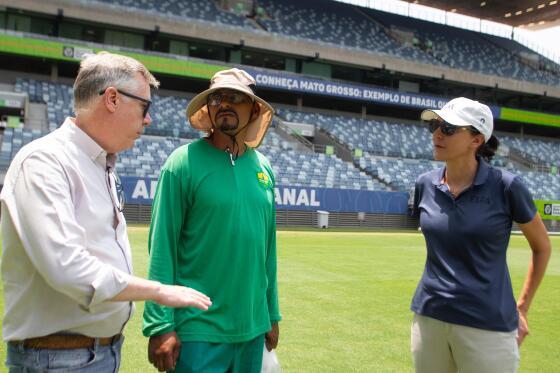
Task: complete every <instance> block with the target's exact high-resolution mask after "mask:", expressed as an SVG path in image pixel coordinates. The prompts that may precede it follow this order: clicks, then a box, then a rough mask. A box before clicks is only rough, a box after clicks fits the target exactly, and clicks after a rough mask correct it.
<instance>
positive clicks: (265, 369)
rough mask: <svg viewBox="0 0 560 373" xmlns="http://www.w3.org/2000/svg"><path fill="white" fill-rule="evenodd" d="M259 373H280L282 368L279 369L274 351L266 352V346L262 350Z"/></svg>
mask: <svg viewBox="0 0 560 373" xmlns="http://www.w3.org/2000/svg"><path fill="white" fill-rule="evenodd" d="M261 373H282V368H280V362H278V357H277V356H276V352H274V350H272V351H268V350H267V349H266V345H265V346H264V349H263V361H262V368H261Z"/></svg>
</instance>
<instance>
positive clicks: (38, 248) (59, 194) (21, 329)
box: [0, 52, 211, 372]
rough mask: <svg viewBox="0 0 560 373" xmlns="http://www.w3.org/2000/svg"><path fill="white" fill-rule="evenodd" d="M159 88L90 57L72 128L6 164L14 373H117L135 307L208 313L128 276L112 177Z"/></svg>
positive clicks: (122, 60) (78, 85)
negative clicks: (142, 303)
mask: <svg viewBox="0 0 560 373" xmlns="http://www.w3.org/2000/svg"><path fill="white" fill-rule="evenodd" d="M158 85H159V83H158V81H157V80H156V79H155V78H154V77H153V75H152V74H151V73H150V72H149V71H148V70H147V69H146V67H145V66H144V65H142V64H141V63H140V62H138V61H136V60H134V59H132V58H129V57H124V56H119V55H115V54H110V53H104V52H102V53H100V54H97V55H92V56H89V57H87V58H86V59H84V60H83V61H82V63H81V66H80V70H79V72H78V77H77V78H76V81H75V83H74V109H75V113H76V117H75V118H67V119H66V120H65V122H64V123H63V124H62V126H61V127H60V128H59V129H57V130H55V131H53V132H52V133H50V134H48V135H47V136H45V137H43V138H41V139H39V140H36V141H34V142H32V143H31V144H29V145H27V146H25V147H23V148H22V149H21V150H20V151H19V152H18V154H17V155H16V157H15V158H14V160H13V161H12V163H11V165H10V168H9V169H8V172H7V174H6V178H5V181H4V187H3V190H2V193H1V194H0V201H1V204H2V221H1V228H2V247H3V258H2V264H1V272H2V281H3V285H4V300H5V308H4V320H3V330H2V331H3V338H4V341H6V342H7V344H8V353H7V361H6V364H7V366H8V369H9V371H10V372H21V371H25V372H44V371H50V370H51V369H52V370H56V371H58V370H59V369H60V370H61V371H62V370H64V371H67V370H68V371H70V370H71V371H81V372H94V371H95V372H116V371H118V369H119V364H120V349H121V345H122V342H123V336H122V331H123V329H124V326H125V325H126V323H127V321H128V320H129V319H130V317H131V315H132V313H133V311H134V304H133V303H132V301H135V300H151V301H154V302H156V303H159V304H162V305H165V306H168V307H196V308H199V309H201V310H207V309H208V307H209V306H210V305H211V302H210V299H209V298H208V297H206V295H204V294H202V293H200V292H198V291H196V290H193V289H190V288H187V287H183V286H169V285H162V284H161V283H159V282H156V281H149V280H145V279H141V278H138V277H135V276H133V275H132V266H131V252H130V244H129V241H128V237H127V233H126V223H125V220H124V216H123V213H122V208H123V206H122V200H121V198H120V196H119V188H120V183H119V182H118V179H117V178H116V175H115V173H114V165H115V160H116V153H118V152H120V151H122V150H125V149H127V148H130V147H132V146H133V144H134V141H135V140H136V139H137V138H138V137H140V135H141V134H142V130H143V127H144V126H148V125H149V124H150V122H151V118H150V114H149V113H148V110H149V108H150V104H151V101H150V86H152V87H157V86H158ZM120 191H121V192H122V189H120Z"/></svg>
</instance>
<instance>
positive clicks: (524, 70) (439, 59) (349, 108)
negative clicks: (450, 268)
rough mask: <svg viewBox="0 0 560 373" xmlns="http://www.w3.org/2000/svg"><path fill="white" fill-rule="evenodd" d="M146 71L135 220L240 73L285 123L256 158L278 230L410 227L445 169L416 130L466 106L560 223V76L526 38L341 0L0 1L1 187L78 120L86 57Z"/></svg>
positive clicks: (128, 157) (551, 220)
mask: <svg viewBox="0 0 560 373" xmlns="http://www.w3.org/2000/svg"><path fill="white" fill-rule="evenodd" d="M100 50H109V51H114V52H117V53H122V54H127V55H130V56H132V57H135V58H137V59H138V60H140V61H142V62H143V63H144V64H146V66H147V67H148V68H149V69H150V70H151V71H152V72H154V73H155V75H156V76H157V77H158V79H160V80H161V82H162V88H161V89H160V90H159V91H158V92H155V94H154V95H153V98H154V108H153V111H152V117H153V119H154V121H153V124H152V125H151V126H150V127H149V128H148V129H147V130H146V134H145V135H144V136H143V137H142V138H141V139H140V140H139V141H138V142H137V144H136V145H135V146H134V148H133V149H130V150H129V151H126V152H125V153H123V154H122V155H121V157H120V160H119V163H118V166H117V170H118V171H119V173H120V174H121V178H122V180H123V185H124V187H125V191H126V193H127V199H126V201H127V207H126V215H127V218H128V219H129V221H148V220H149V215H150V206H151V200H152V198H153V193H154V191H155V183H156V180H157V177H158V174H159V169H160V167H161V165H162V164H163V162H164V161H165V159H166V157H167V156H168V155H169V154H170V152H171V151H172V150H173V149H175V148H176V147H177V146H180V145H181V144H185V143H188V142H190V141H192V140H193V139H196V138H199V137H200V136H201V134H200V133H197V132H195V131H194V130H192V129H191V128H190V126H189V125H188V123H186V120H185V118H184V109H185V107H186V105H187V103H188V101H189V99H190V98H191V97H192V96H193V94H194V93H196V92H198V91H200V90H202V89H205V88H206V86H207V84H208V79H209V78H210V77H211V76H212V75H213V74H214V73H215V72H216V71H218V70H221V69H223V68H226V67H230V66H237V67H241V68H244V69H246V70H247V71H249V72H250V73H251V74H252V75H253V76H255V78H256V80H257V83H258V87H259V95H261V96H263V97H264V98H266V99H267V100H269V101H270V102H272V103H274V106H275V108H276V109H277V115H276V117H275V120H274V125H273V128H272V129H271V130H270V131H269V133H268V134H267V137H266V140H265V142H264V144H263V146H262V148H261V150H262V151H263V153H265V154H266V155H267V156H269V158H270V159H271V160H272V161H273V168H274V171H275V174H276V203H277V207H278V223H279V224H284V225H316V224H317V223H318V216H321V215H320V214H317V211H318V210H321V211H322V210H324V211H327V212H329V213H330V219H329V224H330V225H331V226H333V225H334V226H362V227H414V226H415V225H416V222H415V221H414V220H412V219H411V218H409V217H408V208H409V203H410V201H409V199H410V198H409V197H410V190H411V189H412V188H413V186H414V180H415V179H416V177H417V176H418V175H419V174H420V173H422V172H425V171H428V170H430V169H433V168H435V167H439V165H438V164H437V163H436V162H434V161H432V154H431V140H430V139H431V137H430V134H429V132H428V131H427V129H425V128H423V127H422V125H421V123H420V122H419V120H418V118H419V113H420V112H421V110H423V109H426V108H437V107H441V106H443V105H444V104H445V102H447V101H448V100H449V99H450V98H453V97H456V96H467V97H470V98H474V99H477V100H479V101H482V102H484V103H486V104H488V105H489V106H490V107H491V109H492V112H493V114H494V117H495V118H496V129H497V136H498V138H499V139H500V140H501V142H502V146H501V151H500V152H499V155H498V156H497V157H496V159H495V160H494V164H495V165H497V166H499V167H504V168H506V169H509V170H512V171H513V172H515V173H518V174H520V175H522V176H523V178H524V180H525V181H526V183H527V184H528V186H529V188H530V190H531V191H532V193H533V195H534V197H535V199H536V200H537V204H538V206H539V210H540V211H541V213H542V214H543V216H544V217H545V219H546V222H547V225H548V227H549V228H550V229H553V230H559V229H560V224H559V223H558V219H560V216H558V215H560V211H559V210H560V202H558V201H559V200H560V176H559V172H558V166H559V165H560V141H559V140H558V135H559V134H560V66H559V65H557V64H556V63H554V62H553V61H550V60H548V59H546V58H545V57H543V56H541V55H538V54H536V53H535V52H533V51H531V50H529V49H528V48H526V47H524V46H522V45H521V44H518V43H517V42H515V41H513V40H510V39H505V38H500V37H496V36H490V35H484V34H480V33H475V32H472V31H467V30H462V29H457V28H453V27H449V26H445V25H440V24H434V23H429V22H425V21H421V20H416V19H411V18H407V17H402V16H397V15H394V14H389V13H383V12H380V11H376V10H372V9H366V8H361V7H357V6H353V5H349V4H342V3H338V2H334V1H318V0H311V1H305V2H301V1H296V0H280V1H271V0H264V1H263V0H259V1H252V0H245V1H227V0H224V1H213V0H195V1H179V0H163V1H158V2H152V1H148V0H136V1H129V0H102V1H100V0H97V1H94V0H80V1H70V0H53V1H32V0H19V1H18V2H17V3H14V2H9V1H5V0H0V120H1V122H2V126H3V127H4V129H3V133H2V139H1V147H0V174H2V175H0V177H1V178H2V179H3V174H4V173H5V171H6V169H7V167H8V166H9V164H10V161H11V159H12V158H13V156H14V155H15V153H16V152H17V151H18V150H19V149H20V148H21V146H23V145H24V144H26V143H28V142H29V141H32V140H33V139H35V138H38V137H40V136H42V135H44V134H45V133H48V132H49V131H52V130H54V129H56V128H57V127H58V126H59V125H60V124H61V123H62V121H63V118H64V117H65V116H68V115H71V114H72V109H71V108H72V88H71V82H72V80H73V78H74V77H75V75H76V72H77V68H78V63H79V61H80V59H81V57H82V56H83V55H84V54H86V53H92V52H97V51H100Z"/></svg>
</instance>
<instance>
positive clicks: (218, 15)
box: [96, 0, 252, 28]
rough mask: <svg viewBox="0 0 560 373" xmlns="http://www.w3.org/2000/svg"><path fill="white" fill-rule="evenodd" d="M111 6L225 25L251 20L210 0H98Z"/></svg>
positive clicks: (245, 25) (235, 24) (245, 24)
mask: <svg viewBox="0 0 560 373" xmlns="http://www.w3.org/2000/svg"><path fill="white" fill-rule="evenodd" d="M96 1H97V2H102V3H105V4H106V5H107V4H108V5H110V6H115V5H118V6H121V7H123V8H126V9H130V8H132V9H137V10H142V11H145V12H148V13H153V14H165V15H167V16H173V17H180V18H183V19H184V18H194V19H200V20H204V21H208V22H216V23H220V24H224V25H230V26H238V27H249V28H251V27H252V26H251V24H250V22H248V21H247V20H246V18H245V17H243V16H240V15H237V14H234V13H232V12H225V11H223V10H221V9H219V8H218V7H217V6H216V4H215V3H214V2H212V1H208V0H189V1H180V0H160V1H149V0H96Z"/></svg>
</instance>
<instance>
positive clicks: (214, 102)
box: [207, 92, 253, 106]
mask: <svg viewBox="0 0 560 373" xmlns="http://www.w3.org/2000/svg"><path fill="white" fill-rule="evenodd" d="M224 101H226V102H229V103H230V104H233V105H239V104H246V103H249V102H253V100H252V99H251V97H249V96H247V95H246V94H244V93H241V92H213V93H211V94H209V95H208V99H207V104H208V106H218V105H220V104H221V103H222V102H224Z"/></svg>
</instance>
